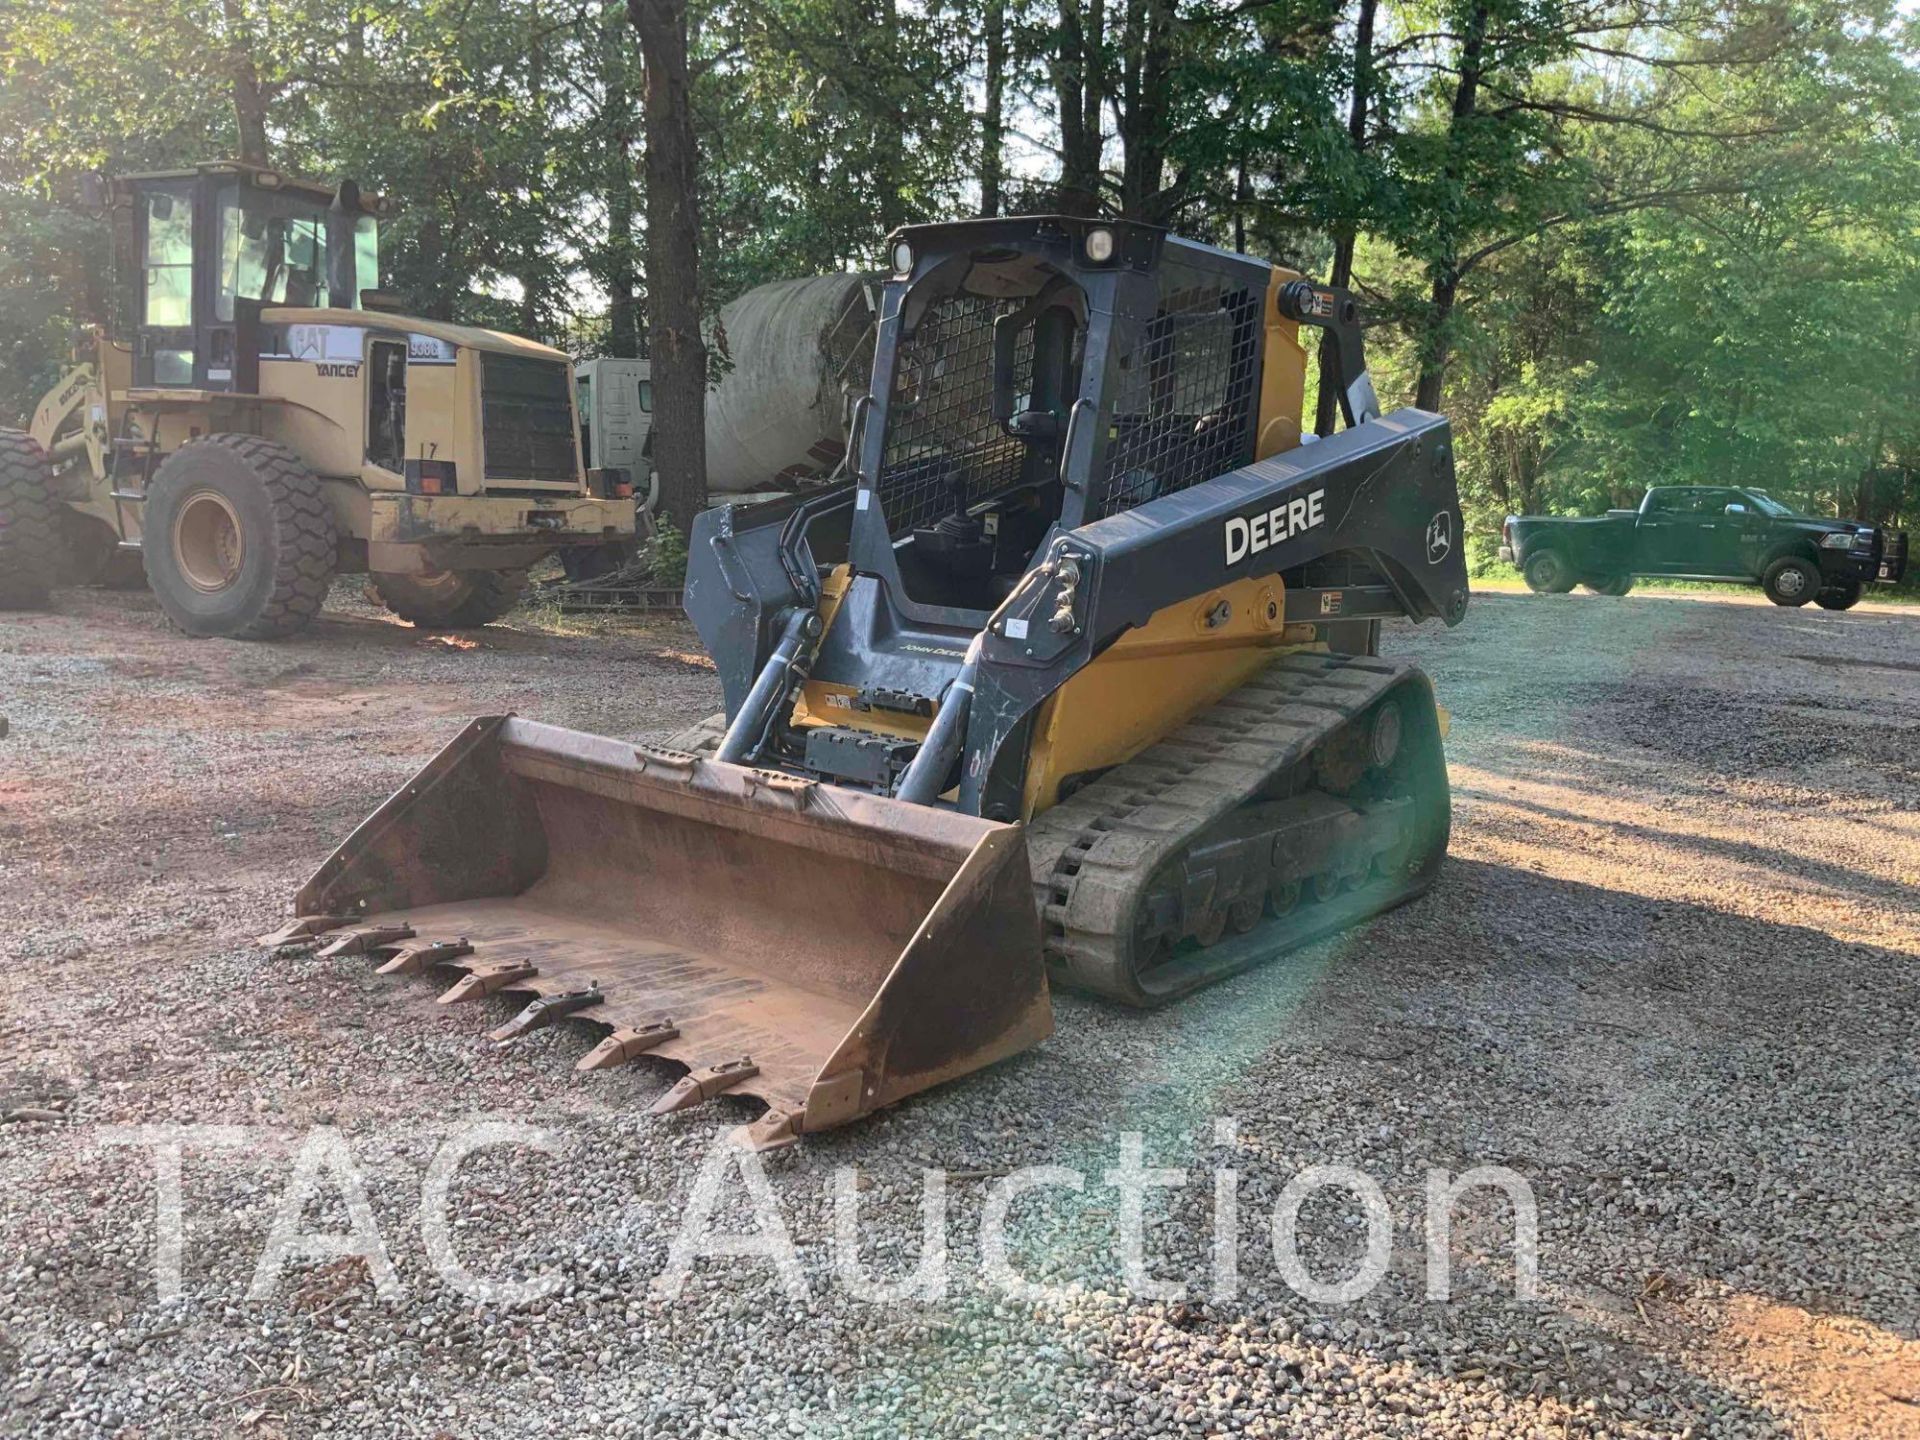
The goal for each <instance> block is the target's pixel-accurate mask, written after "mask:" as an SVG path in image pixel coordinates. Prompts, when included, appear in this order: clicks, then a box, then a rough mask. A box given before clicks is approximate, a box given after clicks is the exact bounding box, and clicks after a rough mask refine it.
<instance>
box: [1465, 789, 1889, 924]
mask: <svg viewBox="0 0 1920 1440" xmlns="http://www.w3.org/2000/svg"><path fill="white" fill-rule="evenodd" d="M1454 793H1455V794H1456V795H1457V796H1462V797H1465V798H1467V799H1470V800H1478V801H1482V802H1484V803H1487V804H1490V805H1501V806H1506V807H1508V808H1510V809H1514V810H1520V811H1524V812H1526V813H1527V814H1530V815H1536V816H1539V817H1541V818H1542V819H1548V820H1557V821H1560V822H1562V823H1564V824H1568V825H1578V826H1587V827H1591V826H1603V827H1604V828H1605V829H1606V830H1608V831H1609V832H1611V833H1612V834H1614V835H1625V836H1631V837H1632V838H1634V839H1636V840H1641V841H1644V842H1646V844H1647V845H1648V846H1649V847H1652V848H1654V849H1670V850H1685V851H1691V852H1692V853H1694V854H1696V855H1704V856H1711V857H1712V858H1714V859H1716V860H1725V861H1729V862H1731V863H1733V864H1737V865H1745V866H1750V867H1752V868H1755V869H1760V870H1771V871H1774V872H1775V873H1777V874H1780V875H1784V876H1788V877H1791V878H1793V879H1796V880H1810V881H1812V882H1813V883H1815V884H1816V885H1819V886H1821V887H1823V888H1824V889H1826V890H1828V891H1830V892H1831V893H1833V894H1836V895H1858V896H1861V897H1863V898H1865V899H1869V900H1874V901H1877V902H1880V903H1882V904H1887V905H1890V906H1892V907H1893V908H1895V909H1899V910H1905V911H1910V912H1911V911H1915V910H1916V905H1915V897H1914V892H1913V888H1912V887H1911V886H1909V885H1906V884H1903V883H1901V882H1900V881H1898V880H1894V879H1890V878H1887V877H1884V876H1879V875H1870V874H1867V873H1866V872H1864V871H1861V870H1855V869H1852V868H1851V867H1849V866H1846V865H1839V864H1835V863H1833V862H1832V861H1828V860H1821V859H1818V858H1816V857H1814V856H1812V855H1809V854H1807V853H1806V852H1805V851H1803V850H1800V849H1796V848H1791V841H1792V839H1793V832H1792V828H1791V827H1784V828H1783V832H1782V833H1783V838H1784V839H1786V840H1787V841H1788V842H1789V844H1788V846H1786V847H1782V846H1776V845H1767V844H1762V843H1759V842H1757V841H1751V840H1728V839H1723V838H1721V837H1719V836H1714V835H1690V834H1687V833H1686V832H1684V831H1680V830H1669V829H1663V828H1661V827H1659V826H1655V825H1643V824H1637V823H1635V822H1633V821H1631V820H1623V819H1618V818H1613V817H1599V816H1595V815H1593V814H1590V813H1584V812H1581V811H1577V810H1569V809H1565V808H1563V807H1561V806H1557V805H1546V804H1543V803H1541V802H1540V801H1538V800H1528V799H1524V798H1522V797H1520V796H1517V795H1512V794H1501V793H1496V792H1494V791H1491V790H1481V789H1477V788H1474V787H1471V786H1461V787H1459V788H1457V789H1456V790H1455V791H1454Z"/></svg>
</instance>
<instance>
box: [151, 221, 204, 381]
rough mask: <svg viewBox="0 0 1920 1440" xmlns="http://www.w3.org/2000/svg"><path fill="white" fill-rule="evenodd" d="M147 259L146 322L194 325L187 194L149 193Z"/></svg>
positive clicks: (190, 233)
mask: <svg viewBox="0 0 1920 1440" xmlns="http://www.w3.org/2000/svg"><path fill="white" fill-rule="evenodd" d="M146 262H147V284H146V323H147V324H148V325H155V326H164V327H169V328H185V327H186V326H189V325H191V324H193V204H192V202H191V201H190V200H188V199H187V197H186V196H184V195H174V194H170V193H168V192H167V191H165V190H156V191H154V192H153V193H152V194H150V195H148V196H147V253H146ZM188 369H189V370H191V369H192V362H191V360H189V362H188ZM157 378H158V377H157V376H156V379H157ZM189 378H191V376H189ZM161 383H163V384H164V383H167V382H164V381H163V382H161Z"/></svg>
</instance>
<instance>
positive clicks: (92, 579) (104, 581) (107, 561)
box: [61, 508, 147, 590]
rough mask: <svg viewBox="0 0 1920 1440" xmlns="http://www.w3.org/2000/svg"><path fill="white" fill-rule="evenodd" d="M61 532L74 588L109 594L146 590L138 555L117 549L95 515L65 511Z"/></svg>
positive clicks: (111, 533)
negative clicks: (98, 588) (96, 587)
mask: <svg viewBox="0 0 1920 1440" xmlns="http://www.w3.org/2000/svg"><path fill="white" fill-rule="evenodd" d="M61 531H62V533H63V536H64V538H65V539H66V542H67V554H68V556H69V557H70V559H71V570H70V572H69V573H71V575H72V576H73V582H72V583H74V584H75V585H104V586H105V587H106V588H107V589H109V590H144V589H146V588H147V571H146V567H145V566H144V565H143V564H141V561H140V552H139V551H138V550H123V549H121V548H120V537H119V536H118V535H116V534H115V533H114V529H113V527H112V526H111V525H109V524H107V522H106V521H104V520H102V519H101V518H100V517H99V516H98V515H88V514H86V513H84V512H83V511H79V510H74V509H71V508H69V509H67V510H66V512H65V513H64V514H63V515H62V517H61Z"/></svg>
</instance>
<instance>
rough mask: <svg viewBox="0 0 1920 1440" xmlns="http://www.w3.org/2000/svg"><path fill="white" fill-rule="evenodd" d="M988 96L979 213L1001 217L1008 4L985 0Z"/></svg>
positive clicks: (982, 131) (983, 117)
mask: <svg viewBox="0 0 1920 1440" xmlns="http://www.w3.org/2000/svg"><path fill="white" fill-rule="evenodd" d="M984 24H985V26H986V31H987V37H986V38H987V95H986V106H985V108H984V109H983V110H982V112H981V116H980V213H981V214H982V215H983V216H986V217H987V218H989V219H991V218H992V217H993V216H995V215H998V214H999V213H1000V206H1001V204H1002V203H1003V200H1004V197H1003V196H1002V194H1001V191H1002V190H1003V189H1004V188H1005V186H1006V164H1007V157H1006V100H1007V3H1006V0H987V5H986V17H985V20H984Z"/></svg>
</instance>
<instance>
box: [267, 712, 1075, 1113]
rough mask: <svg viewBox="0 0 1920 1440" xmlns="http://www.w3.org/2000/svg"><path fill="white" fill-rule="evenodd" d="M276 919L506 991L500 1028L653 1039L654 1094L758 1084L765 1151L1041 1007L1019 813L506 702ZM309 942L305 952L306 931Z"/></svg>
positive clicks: (287, 934)
mask: <svg viewBox="0 0 1920 1440" xmlns="http://www.w3.org/2000/svg"><path fill="white" fill-rule="evenodd" d="M295 904H296V908H297V911H298V915H299V916H300V917H302V918H300V919H296V920H295V921H294V922H293V924H291V925H290V926H288V927H287V929H286V930H285V931H283V932H281V935H280V936H279V937H275V938H279V939H283V940H285V939H298V938H312V939H314V940H315V942H316V943H319V944H322V945H324V946H326V947H327V950H330V951H332V952H333V953H337V954H347V953H353V952H354V951H356V950H358V951H361V952H365V953H371V954H374V955H376V956H377V957H381V958H383V959H384V960H385V961H386V964H385V965H384V967H383V968H385V969H388V970H408V969H425V968H428V967H430V966H431V967H436V968H447V969H452V970H460V971H465V972H466V974H465V976H464V977H463V978H461V979H460V980H459V981H458V982H457V983H456V984H455V985H454V987H453V989H452V990H451V991H449V992H448V994H447V995H446V996H444V997H442V998H443V999H455V998H464V996H466V995H477V994H485V993H491V992H493V991H495V990H512V991H521V992H527V993H530V994H531V995H532V996H533V997H534V1000H533V1003H532V1004H530V1005H529V1006H528V1008H527V1009H526V1010H525V1011H522V1012H521V1014H520V1015H519V1016H518V1017H516V1019H515V1020H514V1021H513V1022H510V1023H509V1024H507V1025H505V1026H502V1027H501V1029H500V1030H499V1031H496V1032H495V1034H496V1037H499V1038H509V1037H511V1036H514V1035H517V1034H520V1033H524V1032H525V1031H526V1030H529V1029H532V1028H534V1027H535V1026H537V1025H540V1024H544V1023H546V1022H547V1021H548V1020H550V1019H554V1018H558V1017H559V1016H562V1015H573V1016H575V1017H577V1018H579V1019H583V1020H590V1021H593V1022H596V1023H598V1024H601V1025H606V1026H610V1027H611V1033H610V1034H609V1035H608V1036H607V1037H606V1039H605V1040H604V1041H603V1042H602V1044H601V1046H600V1047H599V1049H598V1050H596V1051H594V1052H593V1053H592V1054H590V1055H589V1056H587V1057H586V1059H585V1060H583V1061H582V1062H581V1068H583V1069H587V1068H601V1067H602V1066H603V1065H612V1064H619V1063H622V1062H624V1061H626V1060H628V1059H631V1058H634V1057H636V1056H638V1055H640V1054H651V1055H659V1056H665V1057H667V1058H668V1059H672V1060H676V1061H679V1062H681V1063H682V1064H684V1065H686V1066H687V1067H688V1070H689V1072H690V1073H689V1074H688V1075H687V1076H686V1077H685V1078H684V1079H683V1080H682V1081H681V1082H680V1084H679V1085H678V1086H677V1087H676V1088H675V1090H674V1091H672V1092H670V1093H669V1094H668V1095H667V1096H666V1097H664V1099H663V1101H662V1102H661V1104H660V1105H658V1106H656V1107H655V1108H656V1109H678V1108H681V1106H682V1105H685V1104H693V1103H697V1102H698V1101H700V1100H704V1099H706V1098H707V1097H708V1096H710V1095H713V1094H717V1093H720V1092H721V1091H723V1090H724V1091H731V1092H733V1093H738V1094H746V1095H755V1096H759V1097H761V1098H763V1099H764V1100H765V1101H766V1102H767V1106H768V1110H767V1114H766V1115H765V1116H764V1117H762V1119H761V1120H760V1121H758V1122H757V1123H756V1124H754V1125H752V1126H751V1127H748V1129H747V1131H746V1132H745V1133H744V1135H743V1136H742V1138H743V1139H745V1140H746V1141H748V1142H749V1143H752V1144H754V1145H755V1146H757V1147H761V1148H765V1147H769V1146H773V1145H779V1144H784V1143H787V1142H788V1141H791V1140H792V1139H793V1138H795V1137H796V1136H798V1135H800V1134H804V1133H809V1132H812V1131H817V1130H824V1129H827V1128H829V1127H831V1126H835V1125H843V1124H845V1123H847V1122H848V1121H850V1120H854V1119H856V1118H858V1117H859V1116H862V1115H865V1114H867V1113H869V1112H870V1111H873V1110H877V1109H879V1108H880V1107H881V1106H883V1105H889V1104H891V1103H893V1102H894V1101H896V1100H899V1099H900V1098H902V1097H903V1096H906V1095H911V1094H912V1093H914V1092H915V1091H917V1090H924V1089H926V1088H927V1087H928V1086H930V1085H937V1084H939V1083H940V1082H941V1081H943V1080H948V1079H951V1078H953V1077H954V1076H956V1075H963V1074H965V1073H967V1072H968V1071H970V1070H976V1069H979V1068H980V1067H982V1066H985V1065H989V1064H991V1063H993V1062H994V1061H996V1060H999V1059H1002V1058H1003V1057H1005V1056H1008V1055H1012V1054H1015V1053H1017V1052H1018V1051H1021V1050H1024V1049H1026V1048H1027V1047H1028V1046H1030V1045H1034V1044H1037V1043H1038V1042H1039V1041H1040V1040H1042V1039H1044V1038H1045V1037H1046V1036H1047V1035H1048V1034H1049V1033H1050V1031H1051V1029H1052V1012H1051V1008H1050V1006H1049V1004H1048V1000H1047V985H1046V979H1045V974H1044V970H1043V967H1042V961H1041V937H1040V929H1039V919H1038V916H1037V914H1036V912H1035V909H1034V904H1033V896H1032V890H1031V885H1030V878H1029V875H1028V867H1027V858H1026V846H1025V840H1024V836H1023V833H1022V831H1021V829H1020V828H1019V827H1018V826H1012V825H1000V824H995V823H993V822H991V821H985V820H980V819H976V818H974V817H972V816H968V815H959V814H954V813H952V812H950V811H945V810H938V809H934V808H932V807H928V806H920V805H910V804H905V803H903V802H900V801H897V800H889V799H886V798H883V797H880V796H876V795H870V794H866V793H864V792H859V791H853V790H846V789H841V788H839V787H837V786H831V785H825V784H819V783H815V782H811V781H808V780H804V779H798V778H795V777H793V776H789V775H785V774H781V773H779V772H776V771H767V770H756V769H750V768H747V767H744V766H739V765H730V764H725V763H722V762H720V761H714V760H705V759H698V758H696V757H694V756H692V755H689V754H686V753H684V752H680V751H671V750H662V749H656V748H652V747H648V746H635V745H632V744H627V743H622V742H620V741H617V740H611V739H606V738H603V737H600V736H594V735H584V734H581V733H579V732H577V731H572V730H563V729H559V728H556V727H554V726H551V725H541V724H536V723H534V722H531V721H527V720H519V719H513V718H510V717H489V718H486V719H481V720H476V721H474V722H473V723H472V724H471V725H469V726H468V727H467V728H466V730H464V731H463V732H462V733H461V734H460V736H459V737H458V738H457V739H456V740H454V741H453V742H452V743H451V744H450V745H448V746H447V747H446V749H444V750H442V751H441V752H440V754H439V755H437V756H435V757H434V759H433V761H432V762H431V763H430V764H429V765H428V766H427V767H426V768H425V769H424V770H422V771H421V772H420V773H419V774H418V775H416V776H415V777H414V778H413V779H412V780H410V781H409V782H408V783H407V784H406V785H405V786H404V787H402V788H401V789H400V790H399V791H398V792H396V793H395V794H394V795H393V796H392V797H391V798H390V799H389V800H388V801H387V802H386V803H385V804H384V805H382V806H381V807H380V808H379V809H378V810H377V811H375V812H374V813H373V815H372V816H370V817H369V818H368V819H367V820H366V821H365V822H364V823H363V824H362V825H361V826H360V828H359V829H357V830H356V831H354V833H353V835H352V836H351V837H349V839H348V840H347V842H346V843H345V844H344V845H342V846H341V847H340V848H339V849H338V850H337V851H335V852H334V854H333V855H332V857H331V858H329V859H328V860H327V862H326V864H324V865H323V866H321V867H320V870H319V872H318V873H317V874H316V875H315V876H314V877H313V879H312V880H310V881H309V882H308V883H307V885H306V887H305V888H304V889H302V890H301V892H300V894H299V896H298V897H297V899H296V901H295ZM323 953H326V951H323Z"/></svg>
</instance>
